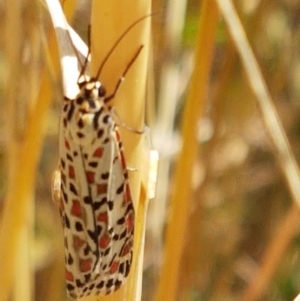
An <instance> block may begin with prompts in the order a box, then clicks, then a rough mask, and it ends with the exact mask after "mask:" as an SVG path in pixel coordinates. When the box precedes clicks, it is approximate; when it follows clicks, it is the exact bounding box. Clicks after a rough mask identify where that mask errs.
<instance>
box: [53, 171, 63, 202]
mask: <svg viewBox="0 0 300 301" xmlns="http://www.w3.org/2000/svg"><path fill="white" fill-rule="evenodd" d="M51 184H52V185H51V194H52V201H53V202H54V204H56V205H57V206H58V207H60V203H61V189H60V187H61V172H60V169H59V168H57V169H56V170H55V171H54V172H53V174H52V183H51Z"/></svg>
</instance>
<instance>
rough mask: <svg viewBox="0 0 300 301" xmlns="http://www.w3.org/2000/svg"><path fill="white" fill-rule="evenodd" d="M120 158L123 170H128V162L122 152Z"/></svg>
mask: <svg viewBox="0 0 300 301" xmlns="http://www.w3.org/2000/svg"><path fill="white" fill-rule="evenodd" d="M120 157H121V164H122V168H123V169H126V162H125V156H124V153H123V151H122V150H120Z"/></svg>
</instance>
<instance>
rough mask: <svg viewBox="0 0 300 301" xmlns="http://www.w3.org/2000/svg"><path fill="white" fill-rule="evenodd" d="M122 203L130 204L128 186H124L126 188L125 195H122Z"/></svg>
mask: <svg viewBox="0 0 300 301" xmlns="http://www.w3.org/2000/svg"><path fill="white" fill-rule="evenodd" d="M124 201H125V202H126V203H127V202H131V201H132V200H131V194H130V188H129V185H128V184H126V188H125V195H124Z"/></svg>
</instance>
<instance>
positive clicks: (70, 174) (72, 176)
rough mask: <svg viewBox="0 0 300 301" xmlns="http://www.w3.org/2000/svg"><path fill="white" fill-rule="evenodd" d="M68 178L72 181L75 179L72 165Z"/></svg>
mask: <svg viewBox="0 0 300 301" xmlns="http://www.w3.org/2000/svg"><path fill="white" fill-rule="evenodd" d="M69 177H70V178H71V179H74V178H75V169H74V167H73V166H72V165H70V166H69Z"/></svg>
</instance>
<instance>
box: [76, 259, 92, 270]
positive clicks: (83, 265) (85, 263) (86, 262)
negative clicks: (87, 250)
mask: <svg viewBox="0 0 300 301" xmlns="http://www.w3.org/2000/svg"><path fill="white" fill-rule="evenodd" d="M91 267H92V265H91V259H82V260H80V263H79V269H80V271H81V272H83V273H85V272H88V271H90V270H91Z"/></svg>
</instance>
